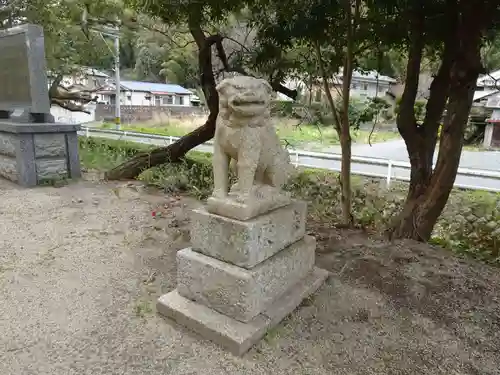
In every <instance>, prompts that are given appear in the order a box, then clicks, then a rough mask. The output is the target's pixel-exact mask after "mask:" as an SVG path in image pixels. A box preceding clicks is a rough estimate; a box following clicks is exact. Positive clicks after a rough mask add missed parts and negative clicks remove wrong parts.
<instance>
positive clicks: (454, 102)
mask: <svg viewBox="0 0 500 375" xmlns="http://www.w3.org/2000/svg"><path fill="white" fill-rule="evenodd" d="M450 4H453V1H450ZM450 10H453V11H454V12H453V13H451V12H450V13H451V15H450V17H452V18H451V19H452V27H451V28H450V35H449V38H448V39H447V40H446V41H445V50H444V53H443V60H442V63H441V66H440V70H439V72H438V74H437V76H436V78H435V79H434V81H433V83H432V85H431V94H430V97H429V102H428V104H427V113H426V118H425V120H424V123H423V125H418V124H416V122H414V123H413V124H414V126H412V127H410V126H408V123H406V122H405V123H403V117H398V128H399V129H400V133H401V135H402V136H403V138H404V140H405V142H406V145H407V148H408V152H409V156H410V162H411V181H410V188H409V191H408V196H407V198H406V201H405V204H404V206H403V210H402V212H401V214H400V215H399V216H398V217H397V219H396V220H395V222H394V223H393V225H392V226H391V227H390V228H389V230H388V232H389V236H390V237H393V238H410V239H414V240H418V241H428V240H429V239H430V237H431V234H432V230H433V228H434V225H435V223H436V221H437V219H438V218H439V216H440V215H441V212H442V211H443V209H444V207H445V205H446V202H447V200H448V197H449V194H450V192H451V190H452V188H453V184H454V182H455V178H456V174H457V169H458V166H459V162H460V155H461V151H462V146H463V137H464V131H465V127H466V125H467V120H468V116H469V112H470V108H471V106H472V100H473V96H474V90H475V85H476V80H477V78H478V76H479V72H480V69H481V58H480V44H481V33H480V27H479V25H478V24H477V23H475V22H473V21H474V18H467V19H465V20H464V21H463V23H461V24H459V23H458V14H457V11H456V9H455V8H450ZM468 13H469V14H470V11H469V12H468ZM465 14H466V13H465ZM464 18H465V17H464ZM467 20H468V21H470V23H467V22H466V21H467ZM414 47H415V46H414ZM415 51H416V48H415ZM409 57H410V58H411V57H412V53H411V51H410V56H409ZM413 58H415V55H413ZM415 66H416V64H414V65H413V66H412V62H411V61H409V63H408V77H409V78H408V79H410V80H411V78H412V74H413V73H415V71H414V69H413V68H415ZM410 83H411V82H410ZM413 83H414V82H413ZM408 86H409V85H408V80H407V87H408ZM409 89H411V88H409ZM413 89H414V87H413ZM405 92H406V87H405ZM409 95H410V94H408V95H407V97H408V96H409ZM448 98H449V104H448V110H447V115H446V117H445V120H444V124H443V130H442V132H441V140H440V147H439V154H438V160H437V163H436V168H435V170H434V172H433V171H432V159H433V155H434V149H435V145H436V140H437V130H438V127H439V120H440V118H441V115H442V113H443V111H444V107H445V105H446V100H447V99H448ZM403 101H404V98H403ZM413 102H414V101H413ZM402 104H403V103H402ZM408 105H409V102H408ZM406 110H407V111H409V109H408V108H406ZM400 115H401V113H400ZM406 115H408V113H406ZM407 120H408V118H407ZM400 122H401V123H400Z"/></svg>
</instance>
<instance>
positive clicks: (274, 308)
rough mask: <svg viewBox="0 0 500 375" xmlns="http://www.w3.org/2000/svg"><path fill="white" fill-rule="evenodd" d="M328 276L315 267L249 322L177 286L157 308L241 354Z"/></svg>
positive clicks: (160, 301)
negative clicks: (182, 292) (192, 297)
mask: <svg viewBox="0 0 500 375" xmlns="http://www.w3.org/2000/svg"><path fill="white" fill-rule="evenodd" d="M327 277H328V271H326V270H323V269H319V268H313V270H312V271H311V272H310V273H309V274H308V275H307V276H306V277H305V278H303V279H302V280H300V281H299V282H298V283H296V284H294V285H293V286H292V287H290V288H289V289H288V291H287V292H286V293H285V294H283V295H281V297H279V298H278V299H277V300H275V301H274V303H273V304H272V305H271V306H270V307H268V308H267V309H266V310H265V311H264V312H262V313H260V314H259V315H257V316H256V317H255V318H253V319H252V320H251V321H249V322H247V323H243V322H241V321H238V320H236V319H233V318H231V317H229V316H227V315H224V314H221V313H218V312H217V311H215V310H212V309H211V308H209V307H207V306H204V305H202V304H199V303H197V302H193V301H191V300H189V299H187V298H184V297H182V296H181V295H180V294H179V293H178V292H177V290H174V291H172V292H170V293H168V294H165V295H163V296H162V297H160V299H159V300H158V303H157V306H156V308H157V311H158V312H159V313H160V314H162V315H164V316H166V317H168V318H171V319H173V320H175V321H176V322H177V323H179V324H181V325H183V326H185V327H187V328H190V329H191V330H192V331H194V332H197V333H198V334H200V335H201V336H202V337H204V338H206V339H209V340H211V341H213V342H215V343H217V344H219V345H221V346H223V347H224V348H226V349H227V350H229V351H230V352H231V353H233V354H234V355H238V356H239V355H242V354H244V353H245V352H247V351H248V350H249V349H250V348H251V347H252V346H253V345H254V344H256V343H257V342H259V341H260V339H261V338H262V337H263V336H264V335H265V334H266V332H267V331H268V330H269V329H271V328H273V327H274V326H276V325H278V324H279V323H280V322H281V321H282V320H283V319H284V318H285V317H286V316H287V315H289V314H290V313H291V312H292V311H293V310H295V309H296V308H297V307H298V306H299V305H300V303H301V302H302V301H303V300H304V299H305V298H307V297H309V296H310V295H311V294H313V293H314V292H316V290H317V289H318V288H319V287H320V286H321V285H322V284H323V282H324V281H325V280H326V278H327Z"/></svg>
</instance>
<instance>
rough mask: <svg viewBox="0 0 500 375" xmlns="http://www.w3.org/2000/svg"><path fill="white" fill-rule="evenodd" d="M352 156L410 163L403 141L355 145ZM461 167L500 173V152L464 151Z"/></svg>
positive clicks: (334, 148)
mask: <svg viewBox="0 0 500 375" xmlns="http://www.w3.org/2000/svg"><path fill="white" fill-rule="evenodd" d="M322 151H323V152H333V153H340V146H333V147H329V148H325V149H324V150H322ZM352 154H353V155H354V156H364V157H370V158H383V159H389V160H395V161H404V162H409V159H408V151H407V150H406V145H405V143H404V141H403V140H397V141H388V142H383V143H375V144H373V145H372V146H370V145H367V144H354V145H353V147H352ZM436 159H437V150H436V153H435V154H434V161H436ZM460 167H462V168H470V169H482V170H491V171H496V172H500V151H462V156H461V158H460Z"/></svg>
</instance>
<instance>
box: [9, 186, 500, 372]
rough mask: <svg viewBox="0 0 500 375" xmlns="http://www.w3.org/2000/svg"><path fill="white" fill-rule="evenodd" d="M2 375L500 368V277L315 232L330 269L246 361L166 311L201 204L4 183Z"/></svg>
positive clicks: (427, 255) (443, 257) (109, 190)
mask: <svg viewBox="0 0 500 375" xmlns="http://www.w3.org/2000/svg"><path fill="white" fill-rule="evenodd" d="M0 199H1V200H2V205H1V207H0V211H1V223H2V225H1V226H0V243H1V244H2V246H1V249H2V251H1V252H0V300H1V301H2V303H1V304H0V315H1V316H2V319H0V332H2V335H0V373H1V374H9V375H11V374H12V375H18V374H20V375H21V374H22V375H25V374H26V375H28V374H37V375H44V374H51V375H59V374H61V375H62V374H92V375H100V374H103V375H104V374H106V375H110V374H127V375H129V374H141V375H144V374H175V375H185V374H217V375H219V374H231V375H232V374H252V375H253V374H278V373H279V374H297V375H299V374H300V375H304V374H315V375H316V374H320V375H321V374H349V375H352V374H384V375H385V374H398V375H399V374H446V375H450V374H500V370H499V369H500V356H499V354H500V336H499V332H500V330H499V328H500V310H499V309H500V307H499V306H500V304H499V300H498V299H499V298H500V282H499V281H500V277H499V276H498V270H497V269H494V268H491V267H488V266H485V265H483V264H480V263H475V262H470V261H465V260H460V259H457V258H455V257H453V255H452V254H451V253H449V252H446V251H442V250H440V249H434V248H431V247H428V246H425V245H422V244H415V243H411V242H401V243H393V244H387V243H385V242H383V241H380V240H379V239H376V238H372V239H370V238H367V237H366V236H365V235H364V234H362V233H359V232H337V231H333V230H331V229H327V228H324V227H323V226H317V225H316V226H311V228H310V231H311V233H312V234H314V235H316V236H317V238H318V239H319V247H318V258H317V263H318V265H319V266H321V267H323V268H327V269H329V270H331V271H332V276H331V277H330V278H329V280H328V281H327V283H326V284H325V285H324V286H323V287H322V288H321V289H320V291H319V292H318V293H317V294H316V295H315V296H314V297H312V298H310V299H308V300H306V301H304V303H303V304H302V305H301V307H300V308H299V309H298V310H297V311H295V312H294V313H293V314H291V315H290V316H289V317H288V318H287V319H286V320H285V321H284V322H283V323H282V324H281V325H280V326H278V327H277V328H276V329H273V330H272V331H270V332H269V333H268V335H267V336H266V338H265V339H264V340H263V341H262V342H261V343H260V344H258V345H257V346H256V347H255V348H253V349H252V350H251V351H250V352H249V353H248V354H247V355H245V356H244V357H243V358H236V357H233V356H231V355H230V354H228V353H226V352H224V351H223V350H221V349H220V348H218V347H217V346H215V345H213V344H212V343H210V342H208V341H205V340H202V339H201V338H200V337H198V336H196V335H194V334H192V333H191V332H189V331H187V330H185V329H184V328H183V327H179V326H177V325H175V324H173V323H172V322H170V321H166V320H164V319H162V318H161V317H159V316H158V315H157V314H156V313H155V301H156V299H157V298H158V296H159V295H161V294H163V293H165V292H168V291H170V290H172V289H173V288H175V271H176V264H175V254H176V252H177V251H178V250H179V249H181V248H183V247H186V246H188V245H189V231H188V223H189V216H188V212H189V209H190V208H193V207H197V206H199V205H200V203H199V202H197V201H195V200H193V199H190V198H185V197H169V196H165V195H163V194H159V193H158V192H156V191H152V190H151V191H148V189H147V188H145V187H143V186H142V185H140V184H135V183H134V184H123V183H120V184H112V183H102V182H99V181H94V182H89V181H87V182H81V183H78V184H71V185H68V186H63V187H60V188H53V187H43V188H37V189H30V190H26V189H20V188H18V187H16V186H15V185H12V184H9V183H7V182H0Z"/></svg>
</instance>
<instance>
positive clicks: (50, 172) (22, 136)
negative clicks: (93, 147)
mask: <svg viewBox="0 0 500 375" xmlns="http://www.w3.org/2000/svg"><path fill="white" fill-rule="evenodd" d="M79 128H80V126H79V125H72V124H56V123H48V124H44V123H36V124H27V123H16V122H12V121H0V176H1V177H4V178H7V179H9V180H11V181H14V182H16V183H18V184H19V185H22V186H26V187H31V186H35V185H39V184H43V183H45V182H47V181H51V180H57V179H62V178H79V177H80V176H81V171H80V159H79V157H78V135H77V131H78V130H79Z"/></svg>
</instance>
